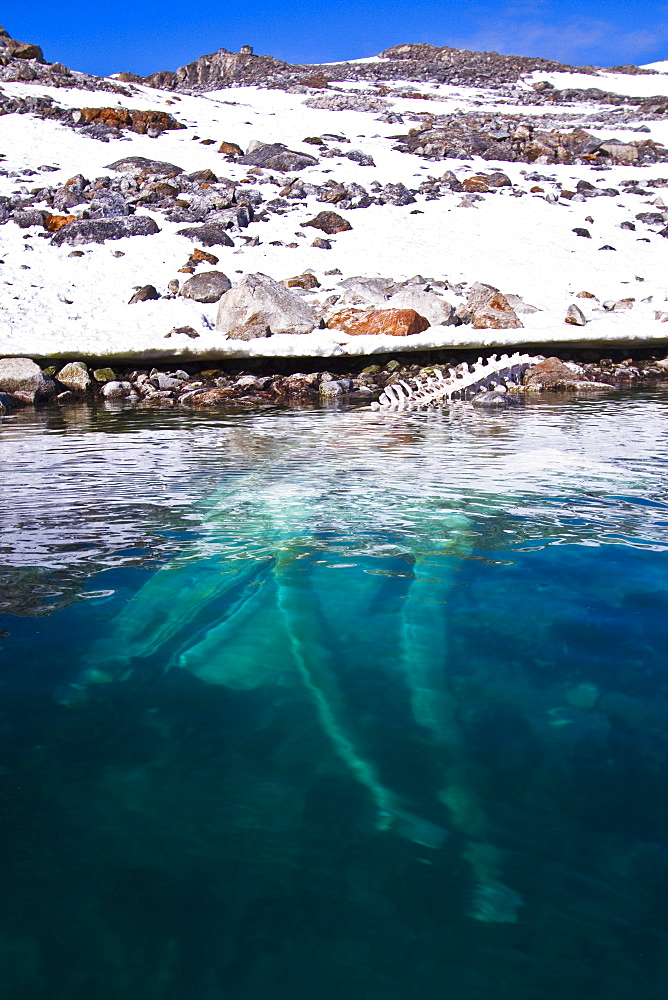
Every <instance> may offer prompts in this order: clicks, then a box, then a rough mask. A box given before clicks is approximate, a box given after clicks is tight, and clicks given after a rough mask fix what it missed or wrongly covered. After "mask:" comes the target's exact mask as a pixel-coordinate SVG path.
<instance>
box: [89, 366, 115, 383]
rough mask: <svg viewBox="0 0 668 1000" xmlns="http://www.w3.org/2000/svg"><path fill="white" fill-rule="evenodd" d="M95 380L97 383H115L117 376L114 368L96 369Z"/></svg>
mask: <svg viewBox="0 0 668 1000" xmlns="http://www.w3.org/2000/svg"><path fill="white" fill-rule="evenodd" d="M93 378H94V379H95V381H96V382H114V381H115V380H116V374H115V372H114V370H113V368H96V369H95V371H94V372H93Z"/></svg>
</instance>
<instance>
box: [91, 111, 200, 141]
mask: <svg viewBox="0 0 668 1000" xmlns="http://www.w3.org/2000/svg"><path fill="white" fill-rule="evenodd" d="M79 113H80V115H81V117H82V118H83V120H84V121H85V122H86V123H91V122H100V123H102V124H104V125H111V126H113V127H114V128H119V129H121V128H128V129H130V130H131V131H132V132H138V133H139V134H140V135H145V134H146V133H147V132H148V131H149V130H152V131H157V132H167V131H169V130H170V129H180V128H185V127H186V126H185V125H181V123H180V122H177V120H176V119H175V118H173V117H172V116H171V115H170V114H167V112H166V111H131V110H128V109H127V108H81V109H80V112H79Z"/></svg>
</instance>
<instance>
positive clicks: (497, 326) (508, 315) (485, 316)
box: [473, 292, 522, 330]
mask: <svg viewBox="0 0 668 1000" xmlns="http://www.w3.org/2000/svg"><path fill="white" fill-rule="evenodd" d="M521 326H522V323H521V321H520V319H519V317H518V315H517V313H516V312H515V310H514V309H513V308H512V306H511V305H510V303H509V302H508V300H507V298H506V297H505V295H502V294H501V292H496V293H495V294H493V295H492V296H490V298H489V299H488V300H487V302H485V303H484V305H481V306H480V307H479V308H478V309H476V310H475V311H474V313H473V329H474V330H515V329H518V328H519V327H521Z"/></svg>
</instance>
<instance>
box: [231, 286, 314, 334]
mask: <svg viewBox="0 0 668 1000" xmlns="http://www.w3.org/2000/svg"><path fill="white" fill-rule="evenodd" d="M251 323H263V324H266V325H267V326H269V328H270V329H271V331H272V333H310V332H311V330H313V329H314V327H315V326H317V324H318V320H317V318H316V316H315V314H314V312H313V310H312V309H311V307H310V306H309V305H308V304H307V303H306V302H304V300H303V299H301V298H300V297H299V296H298V295H295V293H294V292H291V291H290V290H289V289H287V288H285V287H284V286H283V285H281V284H280V282H278V281H274V279H273V278H270V277H269V276H268V275H266V274H246V275H244V277H243V278H242V279H241V281H239V282H237V284H236V285H234V286H233V287H232V288H231V289H230V291H229V292H225V294H224V295H223V297H222V298H221V300H220V305H219V307H218V317H217V319H216V330H219V331H220V332H221V333H229V332H230V331H231V330H234V328H235V327H238V326H247V325H248V324H251Z"/></svg>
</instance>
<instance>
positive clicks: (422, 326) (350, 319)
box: [327, 309, 429, 337]
mask: <svg viewBox="0 0 668 1000" xmlns="http://www.w3.org/2000/svg"><path fill="white" fill-rule="evenodd" d="M327 326H328V327H329V329H330V330H342V331H343V332H344V333H349V334H351V335H353V336H356V337H357V336H362V335H364V334H385V335H386V336H389V337H408V336H410V335H411V334H413V333H422V331H423V330H426V329H428V327H429V320H427V319H425V317H424V316H421V315H420V314H419V313H418V312H416V311H415V309H366V310H364V309H341V311H340V312H337V313H335V314H334V316H332V317H331V318H330V319H329V321H328V323H327Z"/></svg>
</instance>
